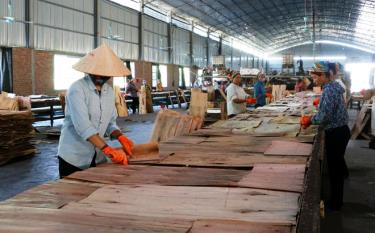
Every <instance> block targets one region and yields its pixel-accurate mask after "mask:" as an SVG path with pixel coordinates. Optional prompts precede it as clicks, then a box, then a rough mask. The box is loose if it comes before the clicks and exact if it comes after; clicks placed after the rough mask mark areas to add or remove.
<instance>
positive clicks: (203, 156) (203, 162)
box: [160, 151, 306, 168]
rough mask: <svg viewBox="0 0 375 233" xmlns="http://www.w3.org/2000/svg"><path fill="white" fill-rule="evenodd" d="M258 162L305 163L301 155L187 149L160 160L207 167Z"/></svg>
mask: <svg viewBox="0 0 375 233" xmlns="http://www.w3.org/2000/svg"><path fill="white" fill-rule="evenodd" d="M258 163H281V164H306V158H305V157H301V156H264V155H262V154H250V153H248V154H238V153H230V154H223V153H199V154H192V153H189V152H188V151H186V152H184V153H175V154H173V155H171V156H168V157H167V158H165V159H164V160H162V161H161V162H160V164H164V165H184V166H207V167H241V168H243V167H252V166H254V164H258Z"/></svg>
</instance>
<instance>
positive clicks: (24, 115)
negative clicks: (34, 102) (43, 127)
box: [0, 111, 35, 165]
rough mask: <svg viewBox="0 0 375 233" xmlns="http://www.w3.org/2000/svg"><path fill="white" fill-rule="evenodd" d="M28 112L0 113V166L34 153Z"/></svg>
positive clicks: (32, 134) (30, 116)
mask: <svg viewBox="0 0 375 233" xmlns="http://www.w3.org/2000/svg"><path fill="white" fill-rule="evenodd" d="M32 122H33V118H32V115H31V112H30V111H0V142H1V143H0V165H2V164H5V163H7V162H8V161H10V160H12V159H15V158H18V157H22V156H26V155H32V154H34V153H35V148H34V146H33V145H32V143H31V140H32V138H33V137H34V130H33V127H32Z"/></svg>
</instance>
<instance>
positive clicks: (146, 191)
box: [64, 185, 299, 224]
mask: <svg viewBox="0 0 375 233" xmlns="http://www.w3.org/2000/svg"><path fill="white" fill-rule="evenodd" d="M298 199H299V194H297V193H291V192H276V191H268V190H261V189H250V188H224V187H189V186H155V185H132V186H129V185H108V186H104V187H103V188H100V189H98V190H96V191H95V192H94V193H92V194H91V195H90V196H89V197H87V198H86V199H84V200H81V201H79V202H74V203H70V204H68V205H66V206H65V207H64V208H67V209H79V210H82V211H89V212H92V213H94V214H96V213H102V212H104V213H111V214H113V215H136V216H142V217H143V216H144V217H163V218H175V219H178V220H198V219H220V220H241V221H251V222H266V223H283V224H295V221H296V215H297V213H298V210H299V207H298Z"/></svg>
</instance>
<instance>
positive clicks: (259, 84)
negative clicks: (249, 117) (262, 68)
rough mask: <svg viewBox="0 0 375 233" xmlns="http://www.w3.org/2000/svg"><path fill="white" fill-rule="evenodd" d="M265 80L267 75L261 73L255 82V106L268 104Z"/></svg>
mask: <svg viewBox="0 0 375 233" xmlns="http://www.w3.org/2000/svg"><path fill="white" fill-rule="evenodd" d="M265 80H266V76H265V75H264V74H262V73H259V74H258V80H257V81H256V83H255V84H254V97H255V98H256V104H255V108H257V107H262V106H264V105H266V89H265V87H264V82H265Z"/></svg>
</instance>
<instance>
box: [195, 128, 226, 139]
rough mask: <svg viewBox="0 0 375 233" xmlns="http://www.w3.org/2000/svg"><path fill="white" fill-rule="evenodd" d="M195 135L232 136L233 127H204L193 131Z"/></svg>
mask: <svg viewBox="0 0 375 233" xmlns="http://www.w3.org/2000/svg"><path fill="white" fill-rule="evenodd" d="M191 135H193V136H200V137H210V136H216V137H230V136H232V130H231V129H211V128H204V129H203V128H202V129H200V130H197V131H194V132H192V133H191Z"/></svg>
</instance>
